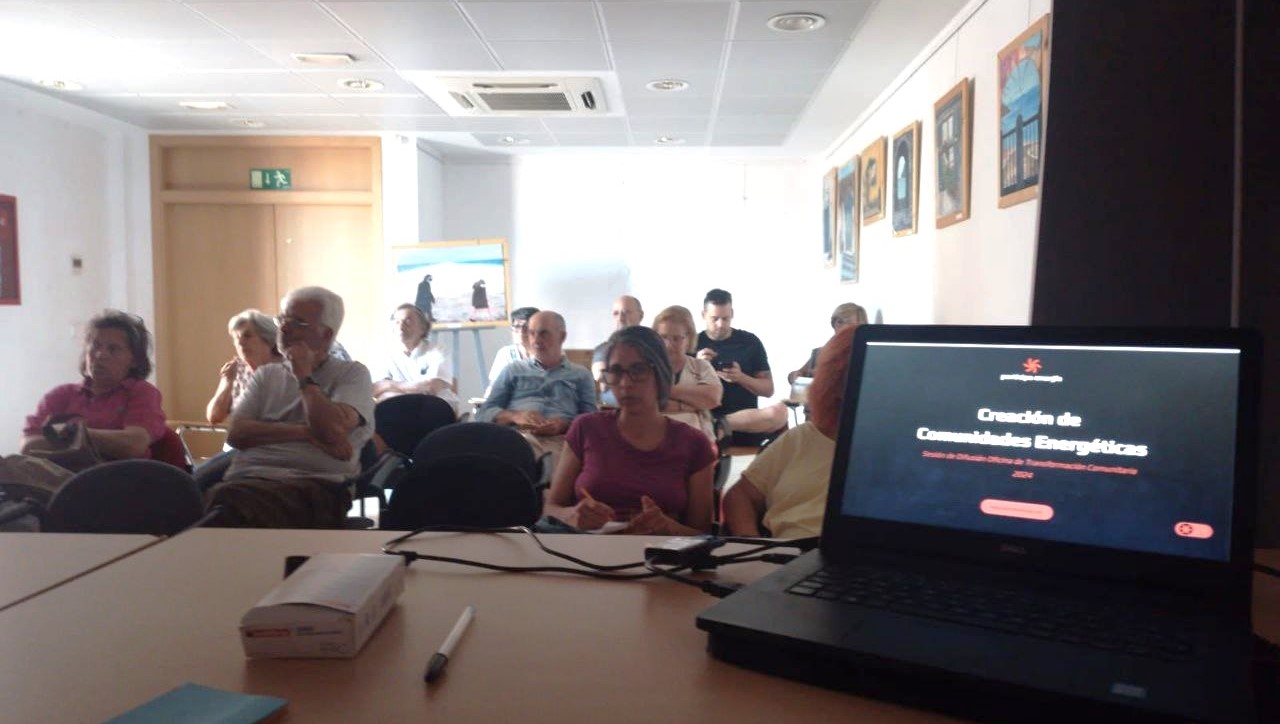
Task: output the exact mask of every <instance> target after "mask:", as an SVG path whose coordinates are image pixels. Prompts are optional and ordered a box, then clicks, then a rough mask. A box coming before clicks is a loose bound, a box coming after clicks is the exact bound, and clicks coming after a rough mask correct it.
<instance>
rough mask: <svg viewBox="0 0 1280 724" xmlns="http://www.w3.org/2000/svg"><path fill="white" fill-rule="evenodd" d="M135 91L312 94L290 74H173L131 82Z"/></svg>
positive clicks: (301, 82) (308, 86) (306, 84)
mask: <svg viewBox="0 0 1280 724" xmlns="http://www.w3.org/2000/svg"><path fill="white" fill-rule="evenodd" d="M129 85H130V86H133V87H131V88H130V90H131V91H133V92H136V93H173V94H177V93H315V92H316V90H317V89H316V87H315V86H312V85H311V84H309V83H306V82H304V81H302V80H301V79H300V78H298V77H297V76H296V75H294V74H292V73H286V72H284V71H279V72H255V73H246V72H243V71H241V72H235V73H172V74H168V75H158V76H151V77H146V78H138V79H135V80H132V81H130V83H129Z"/></svg>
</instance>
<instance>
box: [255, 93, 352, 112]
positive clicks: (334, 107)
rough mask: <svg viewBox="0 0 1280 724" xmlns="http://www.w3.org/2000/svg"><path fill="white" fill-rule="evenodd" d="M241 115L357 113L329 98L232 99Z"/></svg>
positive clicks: (321, 96)
mask: <svg viewBox="0 0 1280 724" xmlns="http://www.w3.org/2000/svg"><path fill="white" fill-rule="evenodd" d="M230 102H231V104H232V105H234V106H235V107H236V110H237V111H239V112H241V113H356V112H357V111H354V110H351V109H349V108H345V107H343V105H342V104H341V103H339V102H338V101H337V100H335V99H333V98H330V97H329V96H326V95H322V94H319V93H316V94H307V95H283V94H281V95H267V94H261V95H238V96H234V97H232V98H231V99H230Z"/></svg>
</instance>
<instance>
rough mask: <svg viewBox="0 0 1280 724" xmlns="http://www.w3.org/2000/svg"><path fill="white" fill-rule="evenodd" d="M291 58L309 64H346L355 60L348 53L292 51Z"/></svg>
mask: <svg viewBox="0 0 1280 724" xmlns="http://www.w3.org/2000/svg"><path fill="white" fill-rule="evenodd" d="M293 59H294V60H296V61H298V62H299V63H308V64H310V65H348V64H350V63H354V62H356V57H355V56H354V55H352V54H350V53H293Z"/></svg>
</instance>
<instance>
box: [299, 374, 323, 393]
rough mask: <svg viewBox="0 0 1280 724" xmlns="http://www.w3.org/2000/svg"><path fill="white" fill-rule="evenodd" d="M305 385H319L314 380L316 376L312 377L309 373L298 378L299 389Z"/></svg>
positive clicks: (304, 387)
mask: <svg viewBox="0 0 1280 724" xmlns="http://www.w3.org/2000/svg"><path fill="white" fill-rule="evenodd" d="M307 385H315V386H316V387H319V386H320V383H319V382H316V378H314V377H312V376H311V375H307V376H306V377H303V378H302V379H300V380H298V389H299V390H303V389H306V387H307Z"/></svg>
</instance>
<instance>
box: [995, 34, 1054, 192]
mask: <svg viewBox="0 0 1280 724" xmlns="http://www.w3.org/2000/svg"><path fill="white" fill-rule="evenodd" d="M1048 62H1049V16H1048V15H1045V16H1044V17H1042V18H1040V19H1039V20H1037V21H1035V22H1034V23H1032V24H1031V27H1029V28H1027V29H1026V30H1025V31H1023V33H1022V34H1021V35H1019V36H1018V37H1017V38H1014V40H1013V42H1011V43H1009V44H1008V45H1006V46H1004V48H1003V49H1001V50H1000V52H999V53H997V54H996V82H997V86H996V99H997V101H998V102H999V104H1000V109H999V115H998V118H999V119H1000V122H999V129H1000V130H999V132H1000V143H999V146H998V148H999V149H1000V165H999V168H1000V173H999V179H1000V196H999V206H1000V208H1002V209H1003V208H1005V207H1008V206H1013V205H1014V204H1020V203H1022V202H1023V201H1028V200H1030V199H1034V198H1036V196H1037V195H1038V194H1039V188H1040V161H1041V158H1042V154H1041V150H1042V148H1043V147H1042V140H1043V136H1044V134H1043V133H1042V130H1043V129H1044V96H1045V93H1044V87H1045V69H1046V67H1047V65H1048Z"/></svg>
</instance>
